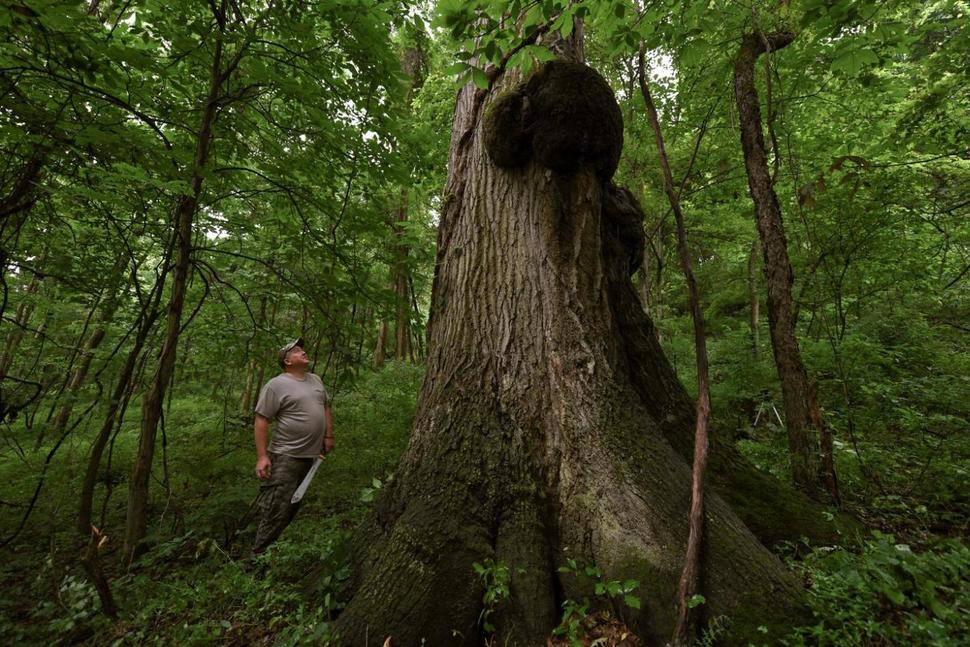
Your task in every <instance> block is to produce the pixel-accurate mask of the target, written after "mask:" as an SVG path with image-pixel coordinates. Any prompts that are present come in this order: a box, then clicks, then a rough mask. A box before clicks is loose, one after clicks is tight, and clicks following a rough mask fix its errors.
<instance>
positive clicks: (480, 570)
mask: <svg viewBox="0 0 970 647" xmlns="http://www.w3.org/2000/svg"><path fill="white" fill-rule="evenodd" d="M472 568H473V569H474V570H475V574H476V575H478V577H479V579H481V581H482V587H483V588H484V589H485V592H484V593H483V594H482V612H481V614H480V615H479V617H478V622H479V624H481V625H482V629H484V630H485V633H486V634H493V633H495V625H494V624H493V623H492V617H493V616H494V615H495V610H496V608H497V607H498V606H499V605H500V604H501V603H502V601H503V600H506V599H507V598H508V597H509V582H510V579H511V573H510V572H509V567H508V565H506V564H503V563H502V562H496V561H495V560H493V559H492V558H491V557H487V558H485V560H484V561H483V563H481V564H479V563H478V562H475V563H474V564H472Z"/></svg>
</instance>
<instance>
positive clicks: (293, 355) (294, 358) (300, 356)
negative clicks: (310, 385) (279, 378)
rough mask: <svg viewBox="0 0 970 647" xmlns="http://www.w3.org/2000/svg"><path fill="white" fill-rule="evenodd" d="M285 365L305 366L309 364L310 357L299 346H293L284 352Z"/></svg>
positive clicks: (292, 366)
mask: <svg viewBox="0 0 970 647" xmlns="http://www.w3.org/2000/svg"><path fill="white" fill-rule="evenodd" d="M286 365H287V366H288V367H290V368H306V367H307V366H309V365H310V358H309V357H308V356H307V354H306V351H305V350H303V348H302V347H300V346H294V347H293V348H291V349H290V350H289V351H287V353H286Z"/></svg>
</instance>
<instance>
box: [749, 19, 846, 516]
mask: <svg viewBox="0 0 970 647" xmlns="http://www.w3.org/2000/svg"><path fill="white" fill-rule="evenodd" d="M794 39H795V34H794V32H790V31H779V32H772V33H764V32H760V31H759V32H757V33H751V34H747V35H746V36H745V37H744V39H743V40H742V43H741V48H740V51H739V52H738V56H737V58H736V59H735V64H734V95H735V100H736V102H737V106H738V118H739V120H740V124H741V148H742V150H743V151H744V166H745V171H746V172H747V176H748V188H749V190H750V192H751V198H752V200H753V201H754V206H755V216H756V222H757V225H758V235H759V236H760V238H761V247H762V252H763V255H764V272H765V286H766V289H767V294H768V298H767V304H768V324H769V332H770V334H771V346H772V349H773V351H774V356H775V366H776V367H777V369H778V378H779V380H780V381H781V391H782V396H783V399H784V407H785V430H786V432H787V434H788V451H789V455H790V460H791V471H792V479H793V480H794V482H795V485H796V487H798V488H799V489H800V490H802V491H803V492H805V493H807V494H809V495H810V496H813V497H816V498H820V497H821V496H822V488H821V483H822V476H823V474H822V472H821V471H820V470H821V468H822V464H821V462H820V449H819V439H818V430H817V429H816V428H815V424H814V422H813V420H812V407H811V402H812V391H811V385H810V383H809V379H808V373H807V371H806V370H805V363H804V362H803V361H802V355H801V351H800V350H799V347H798V337H797V335H796V330H795V309H794V304H793V299H792V289H791V287H792V282H793V280H794V274H793V273H792V266H791V261H790V260H789V258H788V243H787V242H786V240H785V228H784V224H783V222H782V217H781V207H780V206H779V204H778V196H777V194H776V193H775V189H774V186H773V185H774V182H773V180H772V177H771V173H770V171H769V169H768V156H767V153H766V151H765V141H764V134H763V132H762V123H761V103H760V100H759V98H758V90H757V87H756V85H755V79H754V74H755V63H756V61H757V60H758V57H759V56H761V55H762V54H765V53H767V52H772V51H777V50H779V49H782V48H783V47H786V46H787V45H789V44H790V43H791V42H792V41H793V40H794ZM776 159H777V155H776ZM829 465H830V467H831V469H833V470H834V467H832V466H831V463H829ZM833 476H834V474H833Z"/></svg>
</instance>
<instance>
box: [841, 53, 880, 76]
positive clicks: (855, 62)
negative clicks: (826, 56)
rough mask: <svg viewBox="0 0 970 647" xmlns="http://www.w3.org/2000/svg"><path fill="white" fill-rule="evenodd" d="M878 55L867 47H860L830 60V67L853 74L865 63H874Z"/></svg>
mask: <svg viewBox="0 0 970 647" xmlns="http://www.w3.org/2000/svg"><path fill="white" fill-rule="evenodd" d="M878 63H879V57H878V56H876V55H875V54H874V53H872V52H871V51H870V50H868V49H863V48H861V47H859V48H855V49H850V50H848V51H846V52H843V53H842V54H840V55H839V56H837V57H836V59H835V60H834V61H832V69H833V70H837V71H840V72H845V73H846V74H847V75H849V76H855V75H857V74H858V73H859V71H860V70H862V68H863V67H864V66H866V65H876V64H878Z"/></svg>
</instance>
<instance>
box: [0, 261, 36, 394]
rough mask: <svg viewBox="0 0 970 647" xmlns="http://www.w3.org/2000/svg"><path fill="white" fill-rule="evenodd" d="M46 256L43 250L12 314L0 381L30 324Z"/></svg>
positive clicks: (1, 362) (0, 360)
mask: <svg viewBox="0 0 970 647" xmlns="http://www.w3.org/2000/svg"><path fill="white" fill-rule="evenodd" d="M46 258H47V252H44V254H43V255H42V256H41V257H40V260H39V261H38V262H37V270H38V271H37V273H35V274H34V276H33V277H32V278H31V279H30V283H29V284H27V289H26V291H25V292H24V296H23V302H21V304H20V305H19V306H17V313H16V315H15V316H14V329H13V330H12V331H11V332H10V335H9V336H8V337H7V341H6V343H5V344H4V345H3V354H2V355H0V381H3V378H4V377H6V375H7V373H8V372H9V371H10V368H11V366H13V361H14V358H15V357H16V356H17V349H18V348H19V347H20V342H21V341H23V338H24V333H25V332H26V330H27V326H28V324H30V317H31V315H32V314H33V313H34V303H33V298H34V295H36V294H37V292H38V290H40V286H41V283H42V282H43V280H44V276H43V273H42V271H41V270H42V268H43V266H44V262H45V260H46Z"/></svg>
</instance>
